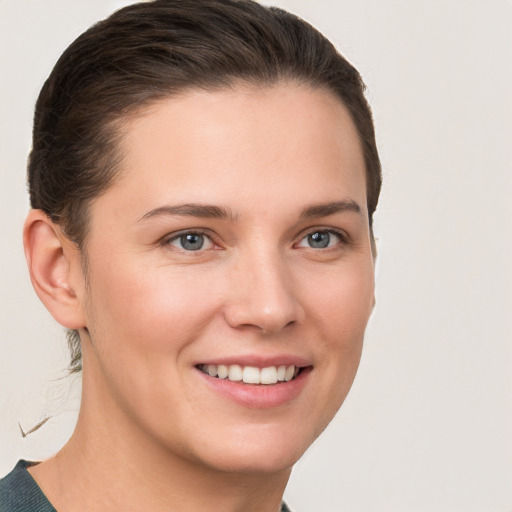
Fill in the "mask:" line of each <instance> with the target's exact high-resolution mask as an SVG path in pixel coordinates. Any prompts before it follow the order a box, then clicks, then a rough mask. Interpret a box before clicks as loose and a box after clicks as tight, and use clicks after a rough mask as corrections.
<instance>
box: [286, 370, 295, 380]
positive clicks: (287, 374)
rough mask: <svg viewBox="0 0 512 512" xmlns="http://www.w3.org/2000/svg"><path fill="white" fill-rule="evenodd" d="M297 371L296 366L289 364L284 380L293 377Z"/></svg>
mask: <svg viewBox="0 0 512 512" xmlns="http://www.w3.org/2000/svg"><path fill="white" fill-rule="evenodd" d="M294 373H295V366H288V368H286V373H285V374H284V380H285V381H286V382H288V381H289V380H292V379H293V374H294Z"/></svg>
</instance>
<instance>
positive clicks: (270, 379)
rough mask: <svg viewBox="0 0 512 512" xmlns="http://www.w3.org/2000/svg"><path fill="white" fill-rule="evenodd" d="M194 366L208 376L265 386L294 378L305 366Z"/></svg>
mask: <svg viewBox="0 0 512 512" xmlns="http://www.w3.org/2000/svg"><path fill="white" fill-rule="evenodd" d="M196 368H198V369H199V370H201V371H202V372H203V373H206V374H207V375H209V376H210V377H214V378H217V379H226V380H230V381H232V382H240V383H242V382H243V383H244V384H253V385H267V386H268V385H273V384H282V383H285V382H289V381H291V380H294V379H295V378H296V377H298V375H300V373H301V372H302V371H303V370H304V369H305V367H299V366H294V365H284V364H283V365H279V366H266V367H264V368H258V367H256V366H242V365H239V364H230V365H224V364H199V365H197V366H196Z"/></svg>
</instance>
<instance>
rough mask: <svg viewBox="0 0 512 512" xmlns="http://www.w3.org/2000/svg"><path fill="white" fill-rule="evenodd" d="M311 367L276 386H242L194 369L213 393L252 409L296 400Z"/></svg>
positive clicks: (242, 384)
mask: <svg viewBox="0 0 512 512" xmlns="http://www.w3.org/2000/svg"><path fill="white" fill-rule="evenodd" d="M312 369H313V368H312V367H310V366H309V367H307V368H304V369H303V370H302V371H301V372H300V373H299V375H297V377H295V378H294V379H293V380H290V381H288V382H280V383H278V384H256V385H255V384H244V383H243V382H234V381H231V380H229V379H218V378H216V377H210V376H209V375H208V374H206V373H204V372H202V371H201V370H198V369H196V371H197V372H198V373H199V374H200V377H202V378H203V379H204V381H205V382H206V384H207V385H208V386H210V388H211V389H213V390H214V391H215V392H217V393H220V394H221V395H223V396H225V397H226V398H228V399H230V400H233V401H234V402H237V403H238V404H240V405H243V406H245V407H250V408H252V409H269V408H272V407H279V406H280V405H284V404H286V403H288V402H291V401H292V400H294V399H295V398H297V397H298V396H299V395H300V393H301V391H302V390H303V389H304V386H305V385H306V383H307V381H308V378H309V375H310V373H311V370H312Z"/></svg>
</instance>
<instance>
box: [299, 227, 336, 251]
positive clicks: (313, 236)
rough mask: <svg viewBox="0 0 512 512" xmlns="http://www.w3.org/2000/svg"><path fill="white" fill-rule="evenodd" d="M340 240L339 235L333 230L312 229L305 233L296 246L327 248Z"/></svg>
mask: <svg viewBox="0 0 512 512" xmlns="http://www.w3.org/2000/svg"><path fill="white" fill-rule="evenodd" d="M340 241H341V236H340V235H338V234H337V233H334V232H333V231H313V233H309V234H308V235H306V236H305V237H304V238H303V239H302V240H301V241H300V242H299V244H298V247H310V248H312V249H327V248H328V247H332V246H334V245H336V244H338V243H340Z"/></svg>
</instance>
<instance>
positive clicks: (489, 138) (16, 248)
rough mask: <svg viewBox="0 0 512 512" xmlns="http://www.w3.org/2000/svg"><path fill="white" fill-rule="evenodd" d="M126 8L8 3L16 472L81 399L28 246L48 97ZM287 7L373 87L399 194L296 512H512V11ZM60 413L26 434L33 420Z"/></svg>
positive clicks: (387, 177)
mask: <svg viewBox="0 0 512 512" xmlns="http://www.w3.org/2000/svg"><path fill="white" fill-rule="evenodd" d="M127 3H129V2H126V1H125V2H120V1H114V0H87V1H86V0H44V1H41V0H0V66H1V70H0V102H1V103H0V212H1V214H0V223H1V224H0V233H1V239H0V286H1V295H0V301H1V302H0V306H1V307H0V325H1V328H2V333H1V339H0V475H4V474H5V473H7V472H8V471H9V470H10V469H11V468H12V466H13V465H14V464H15V462H16V460H17V459H18V458H20V457H24V458H29V459H33V460H38V459H41V458H44V457H48V456H50V455H52V454H53V453H54V452H55V451H57V450H58V449H59V447H60V446H61V445H62V444H63V443H64V442H65V441H66V439H67V437H68V436H69V435H70V433H71V431H72V429H73V425H74V422H75V420H76V412H77V410H78V404H79V389H80V381H79V379H76V378H74V379H71V378H66V371H65V368H66V365H67V362H68V354H67V349H66V343H65V340H64V335H63V330H62V329H61V328H60V327H59V326H57V325H56V324H55V322H54V321H53V320H52V319H51V318H50V316H49V315H48V314H47V313H46V311H45V310H44V309H43V307H42V306H41V305H40V303H39V302H38V299H37V298H36V296H35V294H34V293H33V291H32V288H31V285H30V282H29V279H28V276H27V272H26V268H25V262H24V257H23V251H22V247H21V228H22V223H23V219H24V216H25V214H26V212H27V209H28V200H27V196H26V187H25V166H26V158H27V154H28V151H29V149H30V134H31V118H32V112H33V106H34V102H35V99H36V96H37V93H38V91H39V89H40V87H41V85H42V84H43V81H44V79H45V78H46V76H47V75H48V73H49V72H50V70H51V68H52V66H53V64H54V63H55V60H56V59H57V58H58V56H59V55H60V53H61V52H62V51H63V50H64V48H65V47H66V46H67V45H68V44H69V43H70V42H71V41H72V40H73V39H74V38H75V37H76V36H77V35H78V34H79V33H81V32H82V31H83V30H84V29H86V28H87V27H88V26H89V25H90V24H91V23H93V22H94V21H96V20H98V19H100V18H102V17H104V16H106V15H107V14H108V13H110V12H112V11H113V10H114V9H116V8H118V7H120V6H122V5H125V4H127ZM269 3H270V2H269ZM271 3H273V4H275V5H281V6H284V7H286V8H287V9H289V10H291V11H293V12H295V13H297V14H299V15H302V16H303V17H304V18H306V19H307V20H309V21H310V22H311V23H313V24H314V25H315V26H317V27H318V28H320V30H321V31H323V32H324V33H325V34H326V35H327V36H328V37H330V38H331V39H332V40H333V42H335V44H336V45H337V46H338V48H339V49H340V51H341V52H342V53H343V54H344V55H345V56H346V57H347V58H348V59H349V60H350V61H351V62H353V63H354V64H355V65H356V67H357V68H358V69H359V70H360V72H361V73H362V75H363V77H364V78H365V81H366V83H367V85H368V97H369V100H370V102H371V104H372V106H373V110H374V114H375V121H376V127H377V137H378V145H379V148H380V152H381V158H382V162H383V166H384V183H385V184H384V189H383V195H382V200H381V203H380V206H379V208H378V212H377V217H376V235H377V237H378V245H379V257H378V264H377V267H378V268H377V308H376V310H375V313H374V315H373V318H372V320H371V322H370V326H369V328H368V332H367V337H366V341H365V349H364V353H363V359H362V363H361V366H360V370H359V374H358V376H357V378H356V382H355V384H354V387H353V389H352V391H351V393H350V395H349V397H348V399H347V401H346V403H345V404H344V406H343V407H342V409H341V411H340V413H339V414H338V416H337V417H336V419H335V420H334V421H333V423H332V424H331V426H330V427H329V428H328V430H327V431H326V432H325V433H324V435H323V436H322V437H321V438H320V439H319V440H318V441H317V442H316V444H315V445H313V447H312V448H311V449H310V450H309V452H307V453H306V455H305V456H304V457H303V459H302V460H301V461H300V462H299V463H298V464H297V466H296V468H295V469H294V472H293V475H292V478H291V481H290V484H289V487H288V491H287V494H286V497H287V500H288V502H289V504H290V505H291V507H292V509H293V510H294V511H296V512H306V511H311V512H316V511H321V510H330V511H336V512H337V511H380V512H383V511H384V512H385V511H393V512H402V511H403V512H405V511H407V512H418V511H426V512H427V511H428V512H431V511H435V512H438V511H441V512H442V511H454V512H459V511H460V512H462V511H464V512H510V511H511V510H512V377H511V375H512V372H511V370H512V347H511V340H512V321H511V317H512V243H511V240H512V207H511V203H512V183H511V181H512V180H511V175H512V172H511V167H512V165H511V164H512V36H511V34H512V2H511V1H509V0H428V1H427V0H416V1H410V0H337V1H334V0H331V1H329V0H315V1H311V0H310V1H306V0H282V1H276V2H271ZM46 416H51V419H50V420H49V421H48V422H47V423H46V424H45V425H44V427H42V428H41V429H40V430H38V431H37V432H35V433H34V434H32V435H29V436H28V437H26V438H23V437H22V436H21V434H20V430H19V426H18V423H19V424H20V425H22V426H23V428H24V429H25V430H28V429H29V428H30V427H32V426H33V425H35V424H36V423H37V422H39V421H40V420H41V419H43V418H44V417H46Z"/></svg>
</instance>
